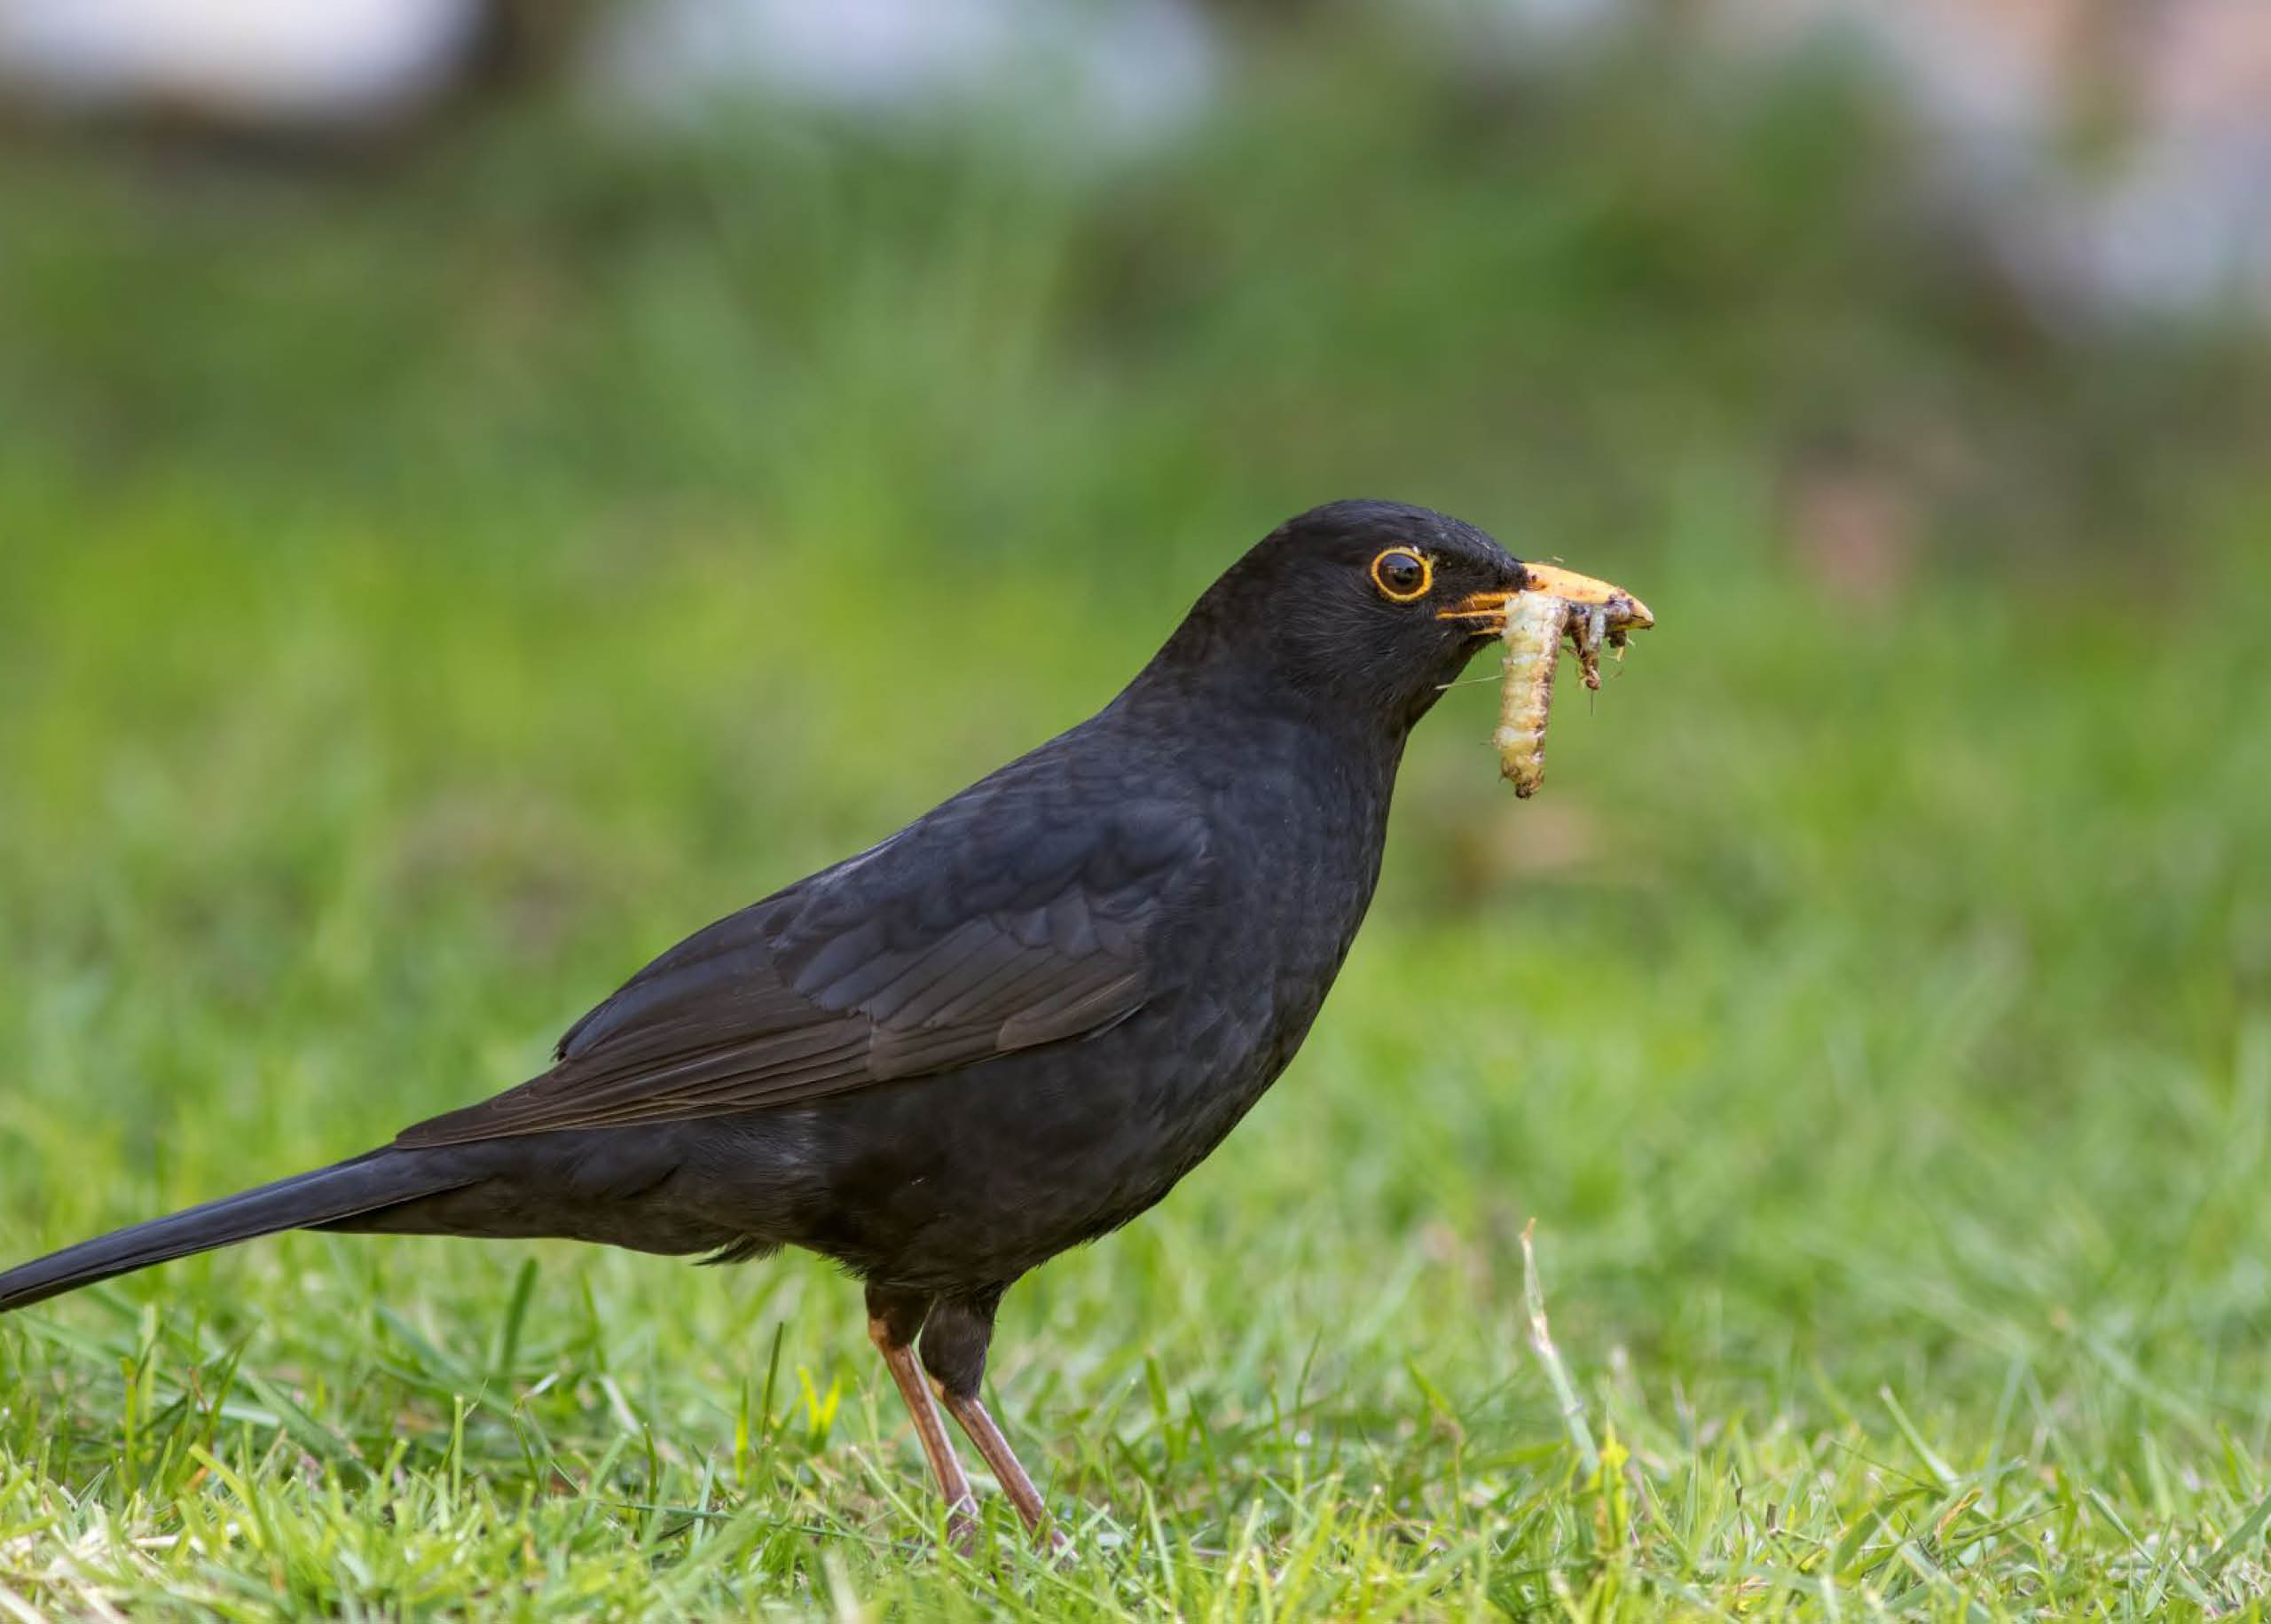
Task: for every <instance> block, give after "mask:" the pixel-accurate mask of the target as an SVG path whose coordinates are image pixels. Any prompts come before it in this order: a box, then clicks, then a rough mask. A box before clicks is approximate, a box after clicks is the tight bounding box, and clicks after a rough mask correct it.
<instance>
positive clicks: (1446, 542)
mask: <svg viewBox="0 0 2271 1624" xmlns="http://www.w3.org/2000/svg"><path fill="white" fill-rule="evenodd" d="M1527 580H1528V577H1527V575H1526V574H1525V572H1524V570H1523V568H1522V565H1521V561H1520V560H1518V559H1516V558H1514V557H1513V555H1512V554H1510V553H1507V551H1506V550H1505V548H1504V547H1502V546H1500V545H1498V544H1497V542H1495V541H1493V540H1492V539H1491V538H1490V537H1489V536H1487V535H1485V534H1484V533H1483V532H1482V531H1481V530H1477V529H1475V528H1474V526H1473V525H1471V524H1467V523H1464V522H1461V521H1459V520H1457V519H1454V518H1451V517H1450V516H1449V515H1448V514H1439V513H1434V512H1431V511H1430V510H1428V509H1426V508H1425V507H1413V506H1410V505H1408V504H1406V503H1403V502H1369V501H1352V502H1331V503H1328V504H1326V505H1325V506H1323V507H1316V508H1311V509H1310V510H1309V511H1308V513H1305V514H1301V516H1300V517H1299V518H1297V519H1293V520H1289V521H1288V522H1285V524H1282V525H1280V526H1278V527H1277V529H1276V530H1272V531H1271V532H1270V533H1269V535H1268V536H1266V537H1263V538H1262V539H1261V542H1259V543H1258V544H1257V545H1255V546H1254V547H1253V550H1252V551H1250V552H1248V553H1246V556H1245V557H1244V558H1242V559H1240V560H1239V561H1238V562H1237V563H1235V564H1233V565H1232V566H1230V569H1229V570H1228V572H1226V573H1225V574H1224V575H1223V576H1222V579H1220V580H1219V581H1217V582H1215V583H1214V585H1213V586H1212V587H1211V588H1209V589H1208V590H1207V592H1206V595H1205V596H1204V597H1202V598H1201V599H1199V600H1198V603H1197V605H1196V606H1194V607H1193V608H1192V609H1191V614H1190V616H1188V617H1187V618H1186V619H1185V620H1184V621H1183V625H1182V626H1181V627H1180V628H1179V629H1178V630H1177V631H1176V632H1175V636H1174V637H1173V638H1172V639H1169V640H1168V642H1167V647H1165V648H1164V649H1162V650H1161V651H1160V653H1159V659H1158V660H1157V661H1155V662H1154V663H1153V670H1154V671H1166V672H1173V673H1175V674H1177V675H1179V676H1188V677H1198V676H1202V675H1204V676H1209V677H1212V676H1223V677H1228V678H1230V679H1231V680H1232V682H1233V683H1234V684H1235V685H1236V687H1237V689H1238V691H1240V692H1243V693H1248V694H1252V695H1253V697H1254V699H1255V700H1256V701H1258V702H1263V703H1273V702H1290V703H1295V704H1300V705H1302V706H1320V705H1321V706H1323V707H1324V708H1325V709H1327V710H1332V711H1336V712H1340V713H1342V714H1346V715H1348V716H1349V717H1351V718H1356V719H1362V720H1366V721H1375V720H1376V721H1378V722H1379V723H1381V724H1383V725H1385V726H1387V727H1389V728H1390V729H1392V730H1395V731H1396V732H1398V733H1401V732H1402V731H1403V730H1404V729H1408V728H1409V727H1411V726H1412V725H1413V724H1414V723H1416V722H1417V721H1418V719H1419V718H1421V717H1422V716H1425V715H1426V713H1427V710H1428V709H1429V708H1430V707H1431V706H1432V705H1434V702H1435V701H1436V700H1437V699H1438V698H1439V697H1441V695H1442V689H1443V686H1444V685H1445V684H1446V683H1449V682H1450V681H1452V680H1453V679H1456V678H1457V677H1458V674H1459V672H1460V671H1462V670H1463V669H1464V668H1465V667H1466V663H1467V661H1468V660H1469V659H1471V658H1472V657H1473V655H1474V653H1475V651H1476V650H1477V649H1479V648H1481V647H1483V646H1484V645H1485V644H1487V643H1489V641H1490V640H1491V639H1494V638H1496V637H1497V636H1498V635H1499V634H1500V633H1501V632H1503V631H1504V630H1505V606H1506V603H1507V600H1509V599H1511V598H1512V597H1513V596H1514V594H1516V593H1517V592H1521V589H1522V587H1523V585H1524V584H1526V582H1527Z"/></svg>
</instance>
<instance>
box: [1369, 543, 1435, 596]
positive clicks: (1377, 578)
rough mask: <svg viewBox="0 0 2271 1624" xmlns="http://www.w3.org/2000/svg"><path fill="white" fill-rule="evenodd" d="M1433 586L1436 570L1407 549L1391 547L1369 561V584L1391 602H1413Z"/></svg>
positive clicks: (1420, 556)
mask: <svg viewBox="0 0 2271 1624" xmlns="http://www.w3.org/2000/svg"><path fill="white" fill-rule="evenodd" d="M1372 584H1373V585H1375V586H1377V587H1379V589H1380V596H1381V597H1383V598H1385V599H1387V600H1388V601H1389V602H1390V603H1412V602H1416V601H1417V600H1419V599H1421V598H1424V597H1426V595H1427V589H1428V588H1429V587H1430V586H1433V585H1434V584H1435V567H1434V565H1433V564H1431V563H1429V562H1428V561H1427V558H1426V554H1425V553H1414V552H1413V551H1412V550H1411V548H1409V547H1390V548H1389V549H1388V550H1387V552H1385V553H1381V554H1380V555H1379V557H1378V558H1376V559H1374V560H1373V561H1372Z"/></svg>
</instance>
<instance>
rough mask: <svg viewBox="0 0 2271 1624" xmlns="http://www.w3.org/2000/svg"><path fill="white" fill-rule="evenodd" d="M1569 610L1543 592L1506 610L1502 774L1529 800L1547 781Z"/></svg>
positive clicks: (1522, 595)
mask: <svg viewBox="0 0 2271 1624" xmlns="http://www.w3.org/2000/svg"><path fill="white" fill-rule="evenodd" d="M1568 624H1569V605H1568V602H1567V601H1565V600H1562V599H1560V598H1555V597H1551V596H1548V595H1547V594H1546V593H1544V592H1517V593H1516V594H1515V595H1514V598H1513V601H1512V602H1510V603H1508V604H1507V605H1506V676H1505V686H1503V687H1502V688H1501V689H1500V690H1499V695H1498V733H1497V746H1498V771H1499V772H1500V773H1504V774H1505V777H1506V780H1507V781H1508V782H1510V783H1512V784H1513V787H1514V793H1515V794H1516V795H1518V796H1522V797H1523V798H1524V799H1528V797H1529V796H1533V795H1535V794H1536V793H1537V787H1538V785H1539V784H1541V783H1543V782H1544V780H1545V720H1546V717H1547V715H1548V714H1549V713H1550V712H1551V711H1552V709H1553V666H1554V663H1555V662H1556V661H1557V660H1558V659H1559V658H1560V653H1561V632H1562V630H1563V629H1564V628H1565V627H1567V626H1568Z"/></svg>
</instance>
